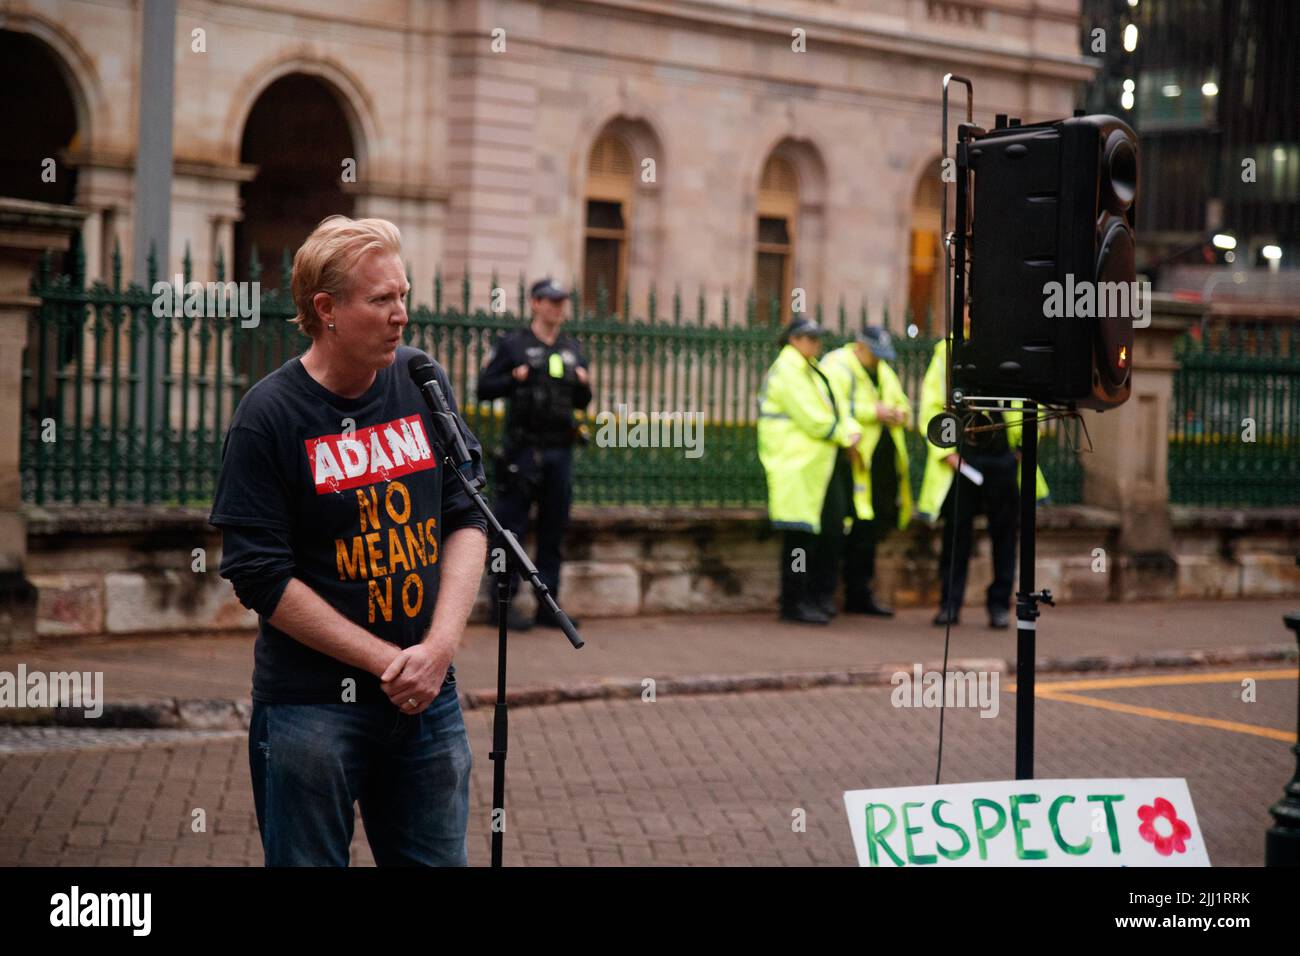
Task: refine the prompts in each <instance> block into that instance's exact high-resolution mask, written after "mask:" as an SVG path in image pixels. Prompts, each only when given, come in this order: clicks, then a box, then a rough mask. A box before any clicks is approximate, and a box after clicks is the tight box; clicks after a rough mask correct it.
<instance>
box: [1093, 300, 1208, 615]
mask: <svg viewBox="0 0 1300 956" xmlns="http://www.w3.org/2000/svg"><path fill="white" fill-rule="evenodd" d="M1151 300H1152V301H1151V303H1150V309H1151V325H1150V326H1149V327H1147V328H1144V329H1135V330H1134V332H1133V358H1132V369H1133V379H1132V381H1133V392H1132V395H1131V396H1130V397H1129V400H1128V401H1127V402H1125V403H1124V404H1123V405H1121V406H1120V407H1119V408H1112V409H1110V410H1109V411H1106V412H1102V413H1096V412H1085V413H1084V415H1085V424H1086V425H1087V427H1088V433H1089V434H1090V435H1091V437H1092V448H1093V450H1092V452H1091V453H1088V452H1084V453H1083V454H1081V455H1080V456H1079V460H1080V461H1081V462H1082V464H1083V503H1084V504H1086V505H1095V506H1097V507H1100V508H1106V509H1108V510H1111V511H1116V512H1118V513H1119V516H1120V527H1119V532H1118V546H1119V549H1120V552H1121V553H1120V555H1119V556H1118V557H1119V558H1120V560H1119V561H1118V562H1115V564H1117V565H1118V567H1119V569H1120V570H1121V574H1122V577H1121V587H1120V593H1118V594H1116V595H1115V596H1117V597H1120V598H1121V599H1123V600H1132V599H1135V598H1138V597H1140V596H1143V595H1146V596H1149V597H1153V598H1155V597H1171V598H1172V597H1175V596H1176V592H1177V584H1178V574H1177V568H1176V566H1175V564H1174V560H1173V556H1172V554H1171V552H1172V547H1173V535H1172V531H1171V528H1170V522H1169V481H1168V460H1169V408H1170V405H1171V403H1172V401H1173V380H1174V371H1175V370H1176V369H1177V368H1178V363H1177V362H1176V361H1175V359H1174V344H1175V342H1177V340H1178V338H1179V337H1180V336H1181V335H1182V334H1183V333H1184V332H1186V330H1187V329H1188V327H1189V326H1190V325H1191V324H1192V323H1193V322H1195V321H1197V320H1199V318H1200V317H1201V315H1202V314H1203V313H1204V307H1203V306H1201V305H1200V304H1196V303H1187V302H1180V301H1176V300H1174V299H1172V298H1170V297H1169V296H1167V295H1164V294H1154V295H1152V296H1151Z"/></svg>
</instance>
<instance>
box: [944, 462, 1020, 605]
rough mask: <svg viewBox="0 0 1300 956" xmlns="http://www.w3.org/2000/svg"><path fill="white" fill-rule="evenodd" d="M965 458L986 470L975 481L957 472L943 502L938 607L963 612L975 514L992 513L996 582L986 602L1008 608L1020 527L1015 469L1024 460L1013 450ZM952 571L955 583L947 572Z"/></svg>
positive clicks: (976, 467)
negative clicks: (950, 581) (1018, 526)
mask: <svg viewBox="0 0 1300 956" xmlns="http://www.w3.org/2000/svg"><path fill="white" fill-rule="evenodd" d="M966 461H967V462H968V463H969V464H970V465H971V467H973V468H974V469H975V470H977V471H979V472H980V473H982V474H983V475H984V484H983V485H976V484H975V483H974V482H972V481H971V480H970V479H969V478H966V477H965V476H964V475H962V474H960V473H959V474H957V475H956V476H955V477H954V479H953V483H952V488H950V489H949V491H948V497H947V498H946V499H944V503H943V510H942V514H943V532H942V533H943V546H942V549H941V551H940V555H939V587H940V591H941V595H942V596H941V597H940V602H939V603H940V607H946V608H952V609H954V610H957V611H960V609H961V606H962V601H963V600H964V598H965V596H966V572H967V569H968V567H969V565H970V552H971V539H972V530H973V524H974V521H975V515H976V514H977V513H978V512H980V511H983V512H984V514H985V515H987V516H988V524H989V542H990V544H991V545H992V549H993V583H992V584H990V585H989V587H988V591H987V592H986V594H985V605H986V606H987V607H988V608H989V609H990V610H992V609H993V608H1003V609H1009V608H1010V605H1011V595H1012V591H1013V587H1014V583H1015V574H1016V530H1017V524H1018V519H1019V502H1020V493H1019V491H1018V490H1017V488H1016V470H1017V469H1018V468H1019V467H1020V463H1019V462H1018V461H1016V456H1015V455H1014V454H1013V453H1011V452H1006V453H1004V454H995V455H967V456H966ZM950 572H951V574H952V583H951V585H950V584H949V583H948V575H949V573H950Z"/></svg>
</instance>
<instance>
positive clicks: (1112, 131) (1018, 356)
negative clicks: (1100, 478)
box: [953, 116, 1142, 408]
mask: <svg viewBox="0 0 1300 956" xmlns="http://www.w3.org/2000/svg"><path fill="white" fill-rule="evenodd" d="M967 163H968V167H969V172H970V174H971V178H970V183H971V186H970V188H971V190H972V191H973V203H972V206H973V212H972V217H971V224H970V255H969V270H970V275H969V303H970V332H969V335H967V336H965V337H962V336H958V340H957V345H956V347H955V349H954V354H953V383H954V385H955V386H956V387H959V388H961V389H962V390H963V391H964V392H965V393H966V394H968V395H972V396H977V395H984V396H997V397H1012V398H1027V399H1030V400H1033V401H1037V402H1040V403H1045V404H1051V405H1066V406H1077V407H1083V408H1110V407H1113V406H1116V405H1119V404H1122V403H1123V402H1125V401H1126V400H1127V399H1128V397H1129V391H1130V386H1129V370H1130V365H1131V363H1132V354H1133V318H1134V315H1135V313H1136V312H1137V311H1138V309H1139V308H1140V306H1139V303H1140V302H1141V301H1142V300H1140V299H1139V298H1138V291H1139V290H1138V286H1137V283H1136V281H1135V280H1136V278H1137V277H1136V273H1135V270H1134V242H1135V238H1134V212H1135V209H1134V200H1135V198H1136V194H1137V180H1138V149H1137V138H1136V137H1135V136H1134V134H1133V131H1132V130H1131V129H1130V128H1129V127H1128V126H1127V125H1126V124H1125V123H1123V122H1122V121H1120V120H1118V119H1116V118H1115V117H1113V116H1075V117H1073V118H1071V119H1064V120H1057V121H1054V122H1050V123H1039V124H1035V125H1031V126H1020V125H1017V124H1016V121H1014V120H1013V121H1012V125H1010V126H1003V125H1002V124H1001V118H999V127H998V128H996V129H993V130H989V131H987V132H980V131H976V132H975V133H974V135H972V137H971V138H970V140H969V143H968V147H967Z"/></svg>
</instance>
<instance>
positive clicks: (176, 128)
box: [0, 0, 1092, 315]
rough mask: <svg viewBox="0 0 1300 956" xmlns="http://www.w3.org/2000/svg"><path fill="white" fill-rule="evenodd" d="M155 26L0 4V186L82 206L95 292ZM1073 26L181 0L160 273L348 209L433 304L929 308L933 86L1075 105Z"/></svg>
mask: <svg viewBox="0 0 1300 956" xmlns="http://www.w3.org/2000/svg"><path fill="white" fill-rule="evenodd" d="M142 18H143V5H142V3H140V2H132V0H95V2H90V0H5V2H3V3H0V49H2V52H3V53H4V56H3V57H0V59H4V60H6V61H7V62H8V64H9V65H8V66H7V67H6V71H7V73H8V74H9V75H10V79H11V80H13V82H11V83H8V84H6V87H7V89H8V92H7V93H5V94H3V95H4V96H6V98H7V99H8V101H9V102H8V103H7V104H6V115H7V116H11V117H13V119H12V120H11V126H10V128H9V129H8V130H7V132H8V134H9V136H8V137H7V139H8V140H9V145H8V146H5V147H3V153H4V155H3V156H0V169H3V173H4V175H3V182H0V192H2V193H4V194H5V195H12V196H19V197H21V198H27V199H37V200H44V201H52V202H65V203H72V204H75V205H76V206H78V207H80V208H82V209H83V210H86V211H87V213H88V215H87V218H86V222H85V225H84V228H83V232H82V239H83V243H84V247H85V249H86V252H87V261H88V265H87V268H88V275H89V278H91V279H95V278H101V277H105V276H106V275H107V273H108V271H109V263H110V253H111V249H112V246H113V243H114V242H115V241H118V242H120V243H121V247H122V249H123V251H124V253H126V254H127V255H128V256H129V253H130V246H131V229H132V215H133V209H134V205H135V196H136V190H137V186H138V184H137V183H136V182H135V177H134V157H135V153H136V144H137V142H138V139H139V128H138V126H139V121H138V112H139V111H138V102H139V93H140V91H139V88H138V77H139V75H140V62H139V60H140V46H141V44H140V33H141V30H142V22H143V21H142ZM1079 30H1080V23H1079V2H1078V0H761V2H742V0H581V2H578V0H554V2H543V0H448V2H442V0H346V2H342V0H231V2H224V0H223V2H199V0H180V2H179V4H178V7H177V17H176V29H175V44H174V50H175V87H174V123H173V143H174V147H173V150H174V180H173V183H172V195H171V210H172V216H171V236H172V242H171V249H170V256H169V265H170V270H169V272H170V271H174V270H176V269H178V268H179V266H180V260H181V257H182V256H183V254H184V251H185V248H186V246H187V244H188V247H189V249H190V251H191V254H192V257H193V261H194V268H195V277H196V278H199V279H205V278H210V277H211V276H212V274H213V272H214V270H215V268H216V264H217V261H218V258H221V259H222V260H223V261H224V262H225V263H227V264H230V263H233V264H234V270H235V273H236V277H240V276H239V273H240V272H246V270H247V269H248V265H249V261H250V255H251V252H252V249H253V248H254V246H255V245H256V248H257V249H258V251H259V258H260V259H261V260H262V264H263V266H264V268H265V272H266V275H267V278H269V279H274V277H275V276H276V275H277V274H278V269H279V262H280V250H281V249H282V248H284V247H287V248H290V249H291V248H293V247H294V246H295V245H296V244H297V242H299V241H300V240H301V238H302V237H303V236H304V235H305V234H306V232H307V231H308V230H309V229H310V228H311V226H312V225H313V224H314V223H315V222H316V221H318V220H319V219H320V218H321V217H322V216H324V215H326V214H329V213H331V212H344V213H349V214H352V215H358V216H361V215H373V216H384V217H387V218H390V219H392V220H394V221H395V222H397V223H398V224H399V225H400V226H401V228H402V231H403V237H404V241H405V246H406V255H407V258H408V259H409V260H410V262H411V266H412V270H413V273H414V277H415V280H416V287H417V299H418V300H419V301H425V300H427V299H428V297H429V286H428V282H429V281H430V279H431V278H432V275H433V271H434V268H435V266H440V267H441V269H442V271H443V274H444V276H448V277H452V278H458V277H459V276H460V275H462V274H463V273H464V272H466V271H468V273H469V275H470V276H471V279H472V281H473V287H474V289H475V297H476V300H477V299H479V298H480V297H482V296H484V295H486V293H487V291H488V280H489V276H490V275H491V274H492V272H493V270H496V271H497V272H498V273H499V274H500V275H501V276H503V277H508V278H513V277H515V276H517V275H518V274H520V273H521V272H522V273H525V274H527V275H529V276H534V275H537V274H542V273H552V274H554V275H556V276H558V277H561V278H563V279H565V280H568V279H575V280H577V281H578V282H579V283H580V284H581V287H583V288H585V289H587V290H588V291H589V292H591V291H594V289H595V288H596V286H597V284H600V285H602V286H604V287H605V288H606V289H608V290H609V291H610V293H611V298H612V300H613V301H615V302H618V303H621V301H622V298H623V294H624V293H626V294H627V295H628V297H629V298H630V299H631V301H632V305H633V311H634V312H636V313H638V314H639V313H640V311H641V310H642V308H643V303H644V297H645V294H646V291H647V289H648V288H649V286H650V284H651V283H652V282H655V281H657V282H658V284H659V288H660V294H661V295H662V294H663V293H664V291H665V290H666V289H669V288H671V287H672V286H675V285H679V286H680V287H681V288H682V289H683V290H684V292H685V293H686V294H688V295H690V296H692V297H693V296H694V295H695V294H696V292H697V290H703V292H704V294H705V296H706V298H707V300H708V301H709V302H710V303H711V305H712V307H711V308H710V310H709V311H710V314H712V315H716V314H717V312H718V309H717V307H716V303H717V302H718V301H719V300H720V299H721V297H722V295H723V294H724V292H726V293H729V294H730V296H731V297H732V298H733V300H734V299H736V298H738V297H743V296H744V295H745V294H746V293H747V292H748V291H749V290H752V289H757V293H758V295H759V296H760V298H764V297H767V296H778V297H779V298H781V299H782V300H783V301H785V302H786V303H787V304H788V301H789V297H790V293H791V290H793V289H795V288H799V289H803V290H805V292H806V294H807V297H808V300H809V301H810V302H811V301H826V302H830V303H834V302H835V301H837V300H838V299H839V298H840V297H844V298H846V299H847V301H848V302H850V303H853V304H856V303H857V302H858V301H859V300H860V299H862V298H866V299H867V300H868V301H869V302H870V303H871V304H872V306H873V308H874V307H875V306H877V305H879V304H883V303H888V304H889V305H890V308H891V310H893V311H894V313H895V314H898V312H899V311H900V310H901V309H903V308H904V307H905V306H907V305H909V304H910V305H911V306H913V308H914V309H915V310H916V311H917V312H918V314H920V313H923V312H924V310H925V308H926V307H927V306H930V307H933V306H934V305H936V304H937V300H936V294H937V290H938V289H941V285H939V284H938V281H937V276H938V271H937V264H938V261H939V260H938V256H939V252H938V249H939V246H938V232H939V228H938V220H939V215H938V203H939V197H940V196H941V191H940V190H939V189H938V188H937V186H938V175H937V169H938V167H937V158H938V156H939V151H940V146H939V108H938V107H939V102H940V81H941V77H942V76H943V74H944V73H945V72H949V71H952V72H957V73H960V74H963V75H966V76H969V77H971V78H972V80H973V81H974V84H975V91H976V97H977V100H976V105H977V110H976V120H977V122H985V123H989V124H991V121H992V117H993V115H994V114H995V113H999V112H1000V113H1008V114H1010V115H1013V116H1020V117H1023V118H1024V120H1025V121H1026V122H1031V121H1034V120H1040V119H1047V118H1052V117H1056V116H1063V115H1068V114H1069V112H1070V111H1071V109H1072V108H1073V106H1074V103H1075V100H1076V97H1077V92H1078V89H1079V86H1080V84H1081V83H1082V82H1084V81H1086V80H1087V79H1088V78H1089V77H1090V76H1091V75H1092V66H1091V65H1090V64H1089V62H1088V61H1086V60H1085V59H1084V58H1083V57H1082V56H1081V55H1080V52H1079V35H1080V33H1079ZM957 92H958V93H959V94H960V90H957ZM957 99H958V102H959V103H960V100H961V96H960V95H958V97H957ZM958 112H960V108H959V109H958ZM51 157H52V158H54V159H55V163H56V167H55V168H56V169H57V173H58V175H57V176H56V178H55V180H54V181H53V182H47V181H45V179H46V177H42V176H41V175H40V173H41V171H42V169H43V168H44V167H43V166H42V163H43V162H44V161H45V160H47V159H49V158H51ZM229 273H230V270H229V269H228V270H227V275H228V276H229ZM128 274H129V264H128Z"/></svg>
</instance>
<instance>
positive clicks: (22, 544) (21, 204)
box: [0, 198, 85, 647]
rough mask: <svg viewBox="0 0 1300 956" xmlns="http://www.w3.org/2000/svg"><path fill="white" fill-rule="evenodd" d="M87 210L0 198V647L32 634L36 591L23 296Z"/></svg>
mask: <svg viewBox="0 0 1300 956" xmlns="http://www.w3.org/2000/svg"><path fill="white" fill-rule="evenodd" d="M84 218H85V213H84V212H82V211H81V210H78V209H74V208H72V207H71V206H59V205H54V204H51V203H42V202H28V201H26V200H21V199H4V198H0V436H3V440H0V647H3V646H6V645H13V644H20V643H24V642H27V641H31V640H33V639H34V638H35V636H36V589H35V588H34V587H33V586H32V584H31V582H30V581H28V580H27V577H26V575H25V574H24V573H23V564H24V562H25V559H26V557H27V528H26V524H25V522H24V520H23V515H22V510H21V509H22V476H21V474H20V472H19V457H20V455H21V448H20V442H19V440H18V436H19V435H20V434H21V422H22V415H23V357H24V351H25V349H26V347H27V323H28V320H29V317H30V315H31V311H32V309H33V308H35V307H36V305H37V304H38V302H37V300H36V299H34V298H32V296H31V294H30V292H29V291H28V287H29V284H30V282H31V276H32V270H33V269H34V268H35V267H36V264H37V263H38V262H39V261H40V257H41V254H42V253H43V252H45V251H47V250H49V251H64V250H66V249H67V248H68V246H69V244H70V242H71V239H72V235H73V234H74V233H75V232H76V231H77V230H78V229H80V228H81V223H82V220H83V219H84Z"/></svg>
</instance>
